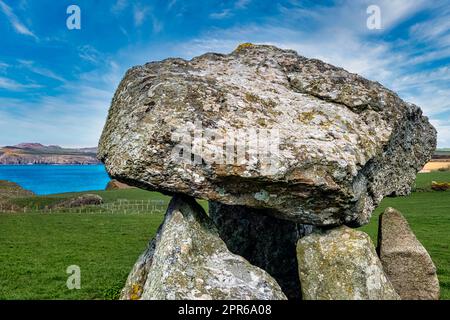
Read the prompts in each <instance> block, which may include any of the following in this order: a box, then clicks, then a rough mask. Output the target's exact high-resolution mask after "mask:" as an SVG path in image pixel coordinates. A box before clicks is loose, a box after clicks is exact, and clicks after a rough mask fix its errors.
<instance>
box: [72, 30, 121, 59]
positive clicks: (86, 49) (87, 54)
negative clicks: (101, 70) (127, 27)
mask: <svg viewBox="0 0 450 320" xmlns="http://www.w3.org/2000/svg"><path fill="white" fill-rule="evenodd" d="M125 32H126V31H125ZM78 55H79V57H80V58H81V59H83V60H85V61H89V62H91V63H93V64H97V63H98V62H99V61H100V60H101V53H100V52H99V51H98V50H97V49H95V48H94V47H93V46H91V45H87V44H86V45H83V46H80V47H78Z"/></svg>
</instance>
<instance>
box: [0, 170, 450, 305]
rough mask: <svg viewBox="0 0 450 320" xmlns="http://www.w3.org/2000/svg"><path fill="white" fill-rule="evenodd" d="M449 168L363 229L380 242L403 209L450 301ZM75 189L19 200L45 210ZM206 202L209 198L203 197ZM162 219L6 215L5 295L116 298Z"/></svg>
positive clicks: (139, 196) (114, 195) (111, 195)
mask: <svg viewBox="0 0 450 320" xmlns="http://www.w3.org/2000/svg"><path fill="white" fill-rule="evenodd" d="M432 180H436V181H450V173H448V172H439V173H430V174H420V175H419V176H418V178H417V182H416V189H417V190H418V191H420V192H414V193H412V194H411V195H410V196H407V197H399V198H386V199H385V200H383V202H382V204H381V205H380V207H379V208H378V209H377V210H376V211H375V213H374V216H373V218H372V221H371V223H370V224H369V225H367V226H364V227H362V228H361V229H362V230H363V231H365V232H367V233H368V234H369V235H370V236H371V237H372V239H373V240H374V242H376V234H377V225H378V215H379V214H380V212H382V210H383V209H384V208H386V207H387V206H392V207H395V208H397V209H399V210H400V211H402V212H403V213H404V215H405V216H406V218H407V219H408V221H409V223H410V225H411V227H412V229H413V230H414V232H415V234H416V235H417V237H418V239H419V240H420V241H421V242H422V243H423V245H424V246H425V247H426V248H427V250H428V251H429V252H430V254H431V256H432V258H433V261H434V262H435V264H436V266H437V269H438V276H439V280H440V284H441V298H442V299H450V250H449V245H450V232H449V231H450V192H449V191H447V192H436V191H434V192H432V191H427V190H430V188H429V187H430V185H431V181H432ZM89 193H96V194H99V195H101V196H102V197H103V199H104V200H105V202H106V203H114V202H115V201H117V200H118V199H124V200H125V199H126V200H148V199H158V200H162V201H164V203H167V202H168V200H169V198H168V197H166V196H163V195H161V194H158V193H153V192H147V191H142V190H138V189H127V190H115V191H96V192H89ZM73 195H74V194H62V195H52V196H45V197H29V198H21V199H16V200H15V202H16V203H17V204H19V205H26V206H29V207H31V208H37V209H41V208H43V207H45V206H46V205H50V204H53V203H56V202H58V201H61V200H62V199H65V198H69V197H71V196H73ZM202 205H203V206H204V207H207V205H206V203H205V202H202ZM161 221H162V215H161V214H144V213H139V214H138V213H114V214H108V213H83V214H78V213H51V214H47V213H36V212H35V213H33V212H28V213H13V214H0V299H115V298H117V296H118V293H119V291H120V289H121V287H122V286H123V284H124V282H125V279H126V277H127V275H128V272H129V271H130V269H131V267H132V266H133V264H134V262H135V260H136V259H137V257H138V256H139V254H140V253H141V252H142V251H143V250H144V249H145V247H146V245H147V242H148V240H149V239H150V238H151V237H153V235H154V234H155V232H156V230H157V228H158V226H159V224H160V223H161ZM70 265H78V266H79V267H80V268H81V289H80V290H69V289H67V287H66V280H67V277H68V276H69V275H68V274H66V268H67V267H68V266H70Z"/></svg>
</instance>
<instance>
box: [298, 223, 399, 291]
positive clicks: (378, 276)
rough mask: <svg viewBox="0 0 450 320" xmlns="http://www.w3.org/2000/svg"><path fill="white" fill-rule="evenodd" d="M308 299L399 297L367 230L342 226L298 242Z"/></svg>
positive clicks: (301, 276)
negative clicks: (366, 232)
mask: <svg viewBox="0 0 450 320" xmlns="http://www.w3.org/2000/svg"><path fill="white" fill-rule="evenodd" d="M297 258H298V269H299V274H300V282H301V284H302V293H303V299H305V300H398V299H399V296H398V294H397V293H396V292H395V289H394V287H393V286H392V284H391V283H390V281H389V279H388V278H387V277H386V275H385V274H384V272H383V267H382V265H381V262H380V260H379V258H378V256H377V254H376V252H375V248H374V246H373V244H372V242H371V240H370V238H369V236H368V235H367V234H365V233H364V232H361V231H357V230H354V229H350V228H348V227H345V226H341V227H338V228H335V229H331V230H327V231H320V230H317V231H315V232H314V233H312V234H311V235H308V236H306V237H303V238H301V239H300V240H299V241H298V245H297Z"/></svg>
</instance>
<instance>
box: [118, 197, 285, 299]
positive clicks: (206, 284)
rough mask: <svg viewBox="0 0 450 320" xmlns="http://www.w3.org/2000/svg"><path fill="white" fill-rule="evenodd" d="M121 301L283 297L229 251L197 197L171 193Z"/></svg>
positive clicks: (261, 273)
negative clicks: (156, 230) (155, 231)
mask: <svg viewBox="0 0 450 320" xmlns="http://www.w3.org/2000/svg"><path fill="white" fill-rule="evenodd" d="M121 298H122V299H158V300H161V299H162V300H165V299H169V300H174V299H176V300H178V299H194V300H198V299H213V300H217V299H238V300H247V299H258V300H259V299H261V300H278V299H286V296H285V295H284V294H283V292H282V291H281V288H280V287H279V285H278V284H277V282H276V281H275V280H274V279H273V278H272V277H270V275H269V274H267V273H266V272H265V271H263V270H261V269H259V268H258V267H255V266H253V265H251V264H250V263H249V262H248V261H247V260H245V259H244V258H242V257H240V256H237V255H235V254H232V253H231V252H230V251H228V249H227V247H226V245H225V243H224V242H223V241H222V240H221V239H220V237H219V234H218V232H217V229H216V228H215V226H214V224H213V223H212V221H211V220H210V219H209V217H208V216H207V215H206V213H205V211H204V210H203V208H202V207H201V206H200V205H199V204H198V203H197V202H196V201H195V199H193V198H191V197H186V196H178V195H176V196H174V198H173V199H172V201H171V202H170V204H169V208H168V209H167V213H166V216H165V219H164V222H163V224H162V225H161V227H160V229H159V231H158V233H157V235H156V237H155V238H154V239H153V241H152V242H151V243H150V245H149V247H148V248H147V250H146V251H145V252H144V253H143V254H142V256H141V257H140V258H139V260H138V261H137V263H136V264H135V266H134V268H133V270H132V271H131V273H130V275H129V277H128V280H127V282H126V285H125V288H124V289H123V291H122V295H121Z"/></svg>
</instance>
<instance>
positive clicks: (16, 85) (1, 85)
mask: <svg viewBox="0 0 450 320" xmlns="http://www.w3.org/2000/svg"><path fill="white" fill-rule="evenodd" d="M41 87H42V86H41V85H38V84H33V83H29V84H23V83H20V82H17V81H15V80H13V79H9V78H5V77H0V89H5V90H9V91H24V90H27V89H36V88H41Z"/></svg>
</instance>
